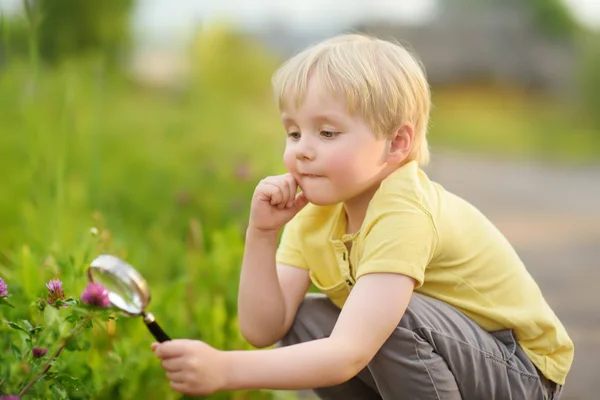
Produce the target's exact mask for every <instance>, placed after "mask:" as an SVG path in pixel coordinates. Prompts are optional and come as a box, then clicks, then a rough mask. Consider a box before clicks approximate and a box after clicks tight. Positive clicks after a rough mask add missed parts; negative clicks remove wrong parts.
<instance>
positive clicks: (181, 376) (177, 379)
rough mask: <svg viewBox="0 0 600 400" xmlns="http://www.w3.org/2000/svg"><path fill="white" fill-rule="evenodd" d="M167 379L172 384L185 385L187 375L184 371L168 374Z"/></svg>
mask: <svg viewBox="0 0 600 400" xmlns="http://www.w3.org/2000/svg"><path fill="white" fill-rule="evenodd" d="M166 376H167V379H168V380H169V381H171V383H185V382H186V375H185V373H184V372H183V371H178V372H167V374H166Z"/></svg>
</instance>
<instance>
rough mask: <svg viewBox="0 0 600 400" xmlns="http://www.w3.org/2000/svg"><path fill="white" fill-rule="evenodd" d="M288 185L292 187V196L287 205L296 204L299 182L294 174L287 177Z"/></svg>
mask: <svg viewBox="0 0 600 400" xmlns="http://www.w3.org/2000/svg"><path fill="white" fill-rule="evenodd" d="M287 181H288V185H289V188H290V197H289V198H288V201H287V207H292V206H293V205H294V201H295V200H296V191H297V190H298V184H297V183H296V180H295V179H294V177H293V176H292V175H290V176H289V177H288V179H287Z"/></svg>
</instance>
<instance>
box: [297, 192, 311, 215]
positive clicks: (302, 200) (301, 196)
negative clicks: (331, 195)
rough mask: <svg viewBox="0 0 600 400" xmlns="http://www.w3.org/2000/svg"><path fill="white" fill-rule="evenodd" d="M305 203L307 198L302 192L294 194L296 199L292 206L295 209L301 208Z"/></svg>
mask: <svg viewBox="0 0 600 400" xmlns="http://www.w3.org/2000/svg"><path fill="white" fill-rule="evenodd" d="M307 204H308V198H306V195H305V194H304V192H300V193H298V195H297V196H296V199H295V201H294V207H296V210H297V211H300V210H302V209H303V208H304V207H306V205H307Z"/></svg>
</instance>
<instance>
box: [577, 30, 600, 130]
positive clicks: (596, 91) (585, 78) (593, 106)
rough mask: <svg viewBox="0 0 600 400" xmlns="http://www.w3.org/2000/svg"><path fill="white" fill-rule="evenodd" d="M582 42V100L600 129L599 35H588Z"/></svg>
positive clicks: (593, 121)
mask: <svg viewBox="0 0 600 400" xmlns="http://www.w3.org/2000/svg"><path fill="white" fill-rule="evenodd" d="M582 42H583V46H582V47H583V50H582V53H583V57H582V58H583V60H582V63H581V71H580V76H579V77H580V85H581V86H580V87H581V94H582V100H583V103H584V107H585V111H586V112H588V115H589V117H590V118H591V122H592V123H593V124H595V126H596V127H598V128H600V113H599V112H598V110H600V33H595V34H594V33H590V34H589V35H587V36H585V40H582ZM599 133H600V132H599Z"/></svg>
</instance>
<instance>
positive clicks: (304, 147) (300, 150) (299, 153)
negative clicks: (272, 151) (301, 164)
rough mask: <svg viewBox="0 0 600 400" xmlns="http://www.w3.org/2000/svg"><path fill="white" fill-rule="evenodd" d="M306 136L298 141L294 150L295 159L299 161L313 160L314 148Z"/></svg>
mask: <svg viewBox="0 0 600 400" xmlns="http://www.w3.org/2000/svg"><path fill="white" fill-rule="evenodd" d="M307 136H308V135H303V136H302V137H301V138H300V140H298V141H297V142H296V146H295V148H294V150H295V153H296V159H298V160H300V161H310V160H313V159H314V158H315V148H314V146H313V144H312V143H311V140H310V138H309V137H307Z"/></svg>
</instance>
